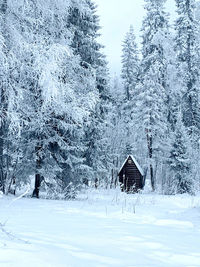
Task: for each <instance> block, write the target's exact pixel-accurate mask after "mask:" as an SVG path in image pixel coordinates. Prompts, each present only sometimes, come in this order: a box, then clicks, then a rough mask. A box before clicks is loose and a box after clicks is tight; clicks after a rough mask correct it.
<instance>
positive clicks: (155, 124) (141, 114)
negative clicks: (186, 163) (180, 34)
mask: <svg viewBox="0 0 200 267" xmlns="http://www.w3.org/2000/svg"><path fill="white" fill-rule="evenodd" d="M145 2H146V5H145V9H146V11H147V15H146V18H145V19H144V21H143V27H142V32H143V35H142V37H143V41H142V46H143V47H142V56H143V58H142V63H141V68H140V77H139V78H140V82H139V84H138V86H137V92H136V98H135V102H136V107H135V112H134V113H135V125H136V126H137V130H136V132H137V133H138V137H137V142H136V145H137V146H138V151H140V153H141V156H142V158H146V164H148V165H149V172H150V180H151V186H152V189H153V190H155V188H156V171H157V166H160V167H161V166H162V162H163V157H164V154H165V151H164V149H165V146H164V144H165V145H166V143H167V129H168V122H167V114H168V107H167V99H168V91H167V60H166V57H167V49H166V46H165V43H168V41H169V40H168V38H169V25H168V15H167V14H166V13H165V11H164V4H165V2H166V1H165V0H146V1H145ZM144 145H145V146H144ZM146 153H147V154H146ZM147 155H148V156H147ZM158 163H159V164H158Z"/></svg>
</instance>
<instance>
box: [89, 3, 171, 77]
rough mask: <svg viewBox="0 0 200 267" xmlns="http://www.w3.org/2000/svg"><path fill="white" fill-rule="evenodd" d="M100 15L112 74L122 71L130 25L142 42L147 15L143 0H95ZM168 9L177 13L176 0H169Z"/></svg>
mask: <svg viewBox="0 0 200 267" xmlns="http://www.w3.org/2000/svg"><path fill="white" fill-rule="evenodd" d="M94 1H95V2H96V3H97V4H98V9H97V11H98V15H99V16H100V25H101V26H102V30H101V34H102V36H101V43H102V44H103V45H105V50H104V52H105V54H106V56H107V59H108V61H109V67H110V71H111V75H113V73H115V72H116V73H117V74H119V73H120V69H121V45H122V41H123V39H124V36H125V34H126V32H127V31H128V30H129V26H130V25H131V24H132V25H133V27H134V29H135V33H136V37H137V41H138V42H140V41H141V40H140V36H141V32H140V29H141V25H142V19H143V16H144V15H145V11H144V8H143V6H144V1H143V0H94ZM167 10H168V11H169V12H170V13H172V17H174V14H175V6H174V0H168V1H167Z"/></svg>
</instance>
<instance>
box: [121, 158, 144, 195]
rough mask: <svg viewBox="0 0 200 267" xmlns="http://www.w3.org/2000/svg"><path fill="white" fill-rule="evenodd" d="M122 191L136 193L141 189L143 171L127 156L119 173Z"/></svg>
mask: <svg viewBox="0 0 200 267" xmlns="http://www.w3.org/2000/svg"><path fill="white" fill-rule="evenodd" d="M119 182H120V185H121V188H122V191H127V192H130V191H133V192H137V191H139V190H140V189H143V171H142V168H141V167H140V166H139V164H138V162H137V161H136V160H135V158H134V157H133V156H128V158H127V159H126V160H125V162H124V164H123V165H122V168H121V169H120V171H119Z"/></svg>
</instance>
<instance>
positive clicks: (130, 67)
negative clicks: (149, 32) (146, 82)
mask: <svg viewBox="0 0 200 267" xmlns="http://www.w3.org/2000/svg"><path fill="white" fill-rule="evenodd" d="M138 74H139V56H138V48H137V44H136V41H135V34H134V30H133V26H132V25H131V26H130V29H129V32H128V33H127V34H126V37H125V40H124V42H123V45H122V74H121V77H122V80H123V84H124V89H125V92H126V99H127V100H130V99H131V98H132V97H131V96H132V95H133V93H134V89H135V86H136V84H137V82H138Z"/></svg>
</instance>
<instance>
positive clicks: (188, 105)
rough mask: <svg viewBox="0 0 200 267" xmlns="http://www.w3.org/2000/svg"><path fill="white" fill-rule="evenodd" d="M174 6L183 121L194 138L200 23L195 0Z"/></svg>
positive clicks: (199, 123)
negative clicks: (199, 31)
mask: <svg viewBox="0 0 200 267" xmlns="http://www.w3.org/2000/svg"><path fill="white" fill-rule="evenodd" d="M176 6H177V13H178V19H177V20H176V24H175V30H176V37H175V49H176V53H177V60H178V67H179V73H180V75H181V77H182V86H183V88H182V95H183V96H182V97H183V121H184V124H185V126H186V127H187V128H188V131H189V132H190V135H191V138H193V139H194V140H193V141H194V142H196V138H198V135H199V130H200V104H199V94H200V93H199V92H200V87H199V75H200V73H199V60H200V54H199V39H198V28H199V24H198V22H197V20H196V19H195V0H186V1H185V0H176Z"/></svg>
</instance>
